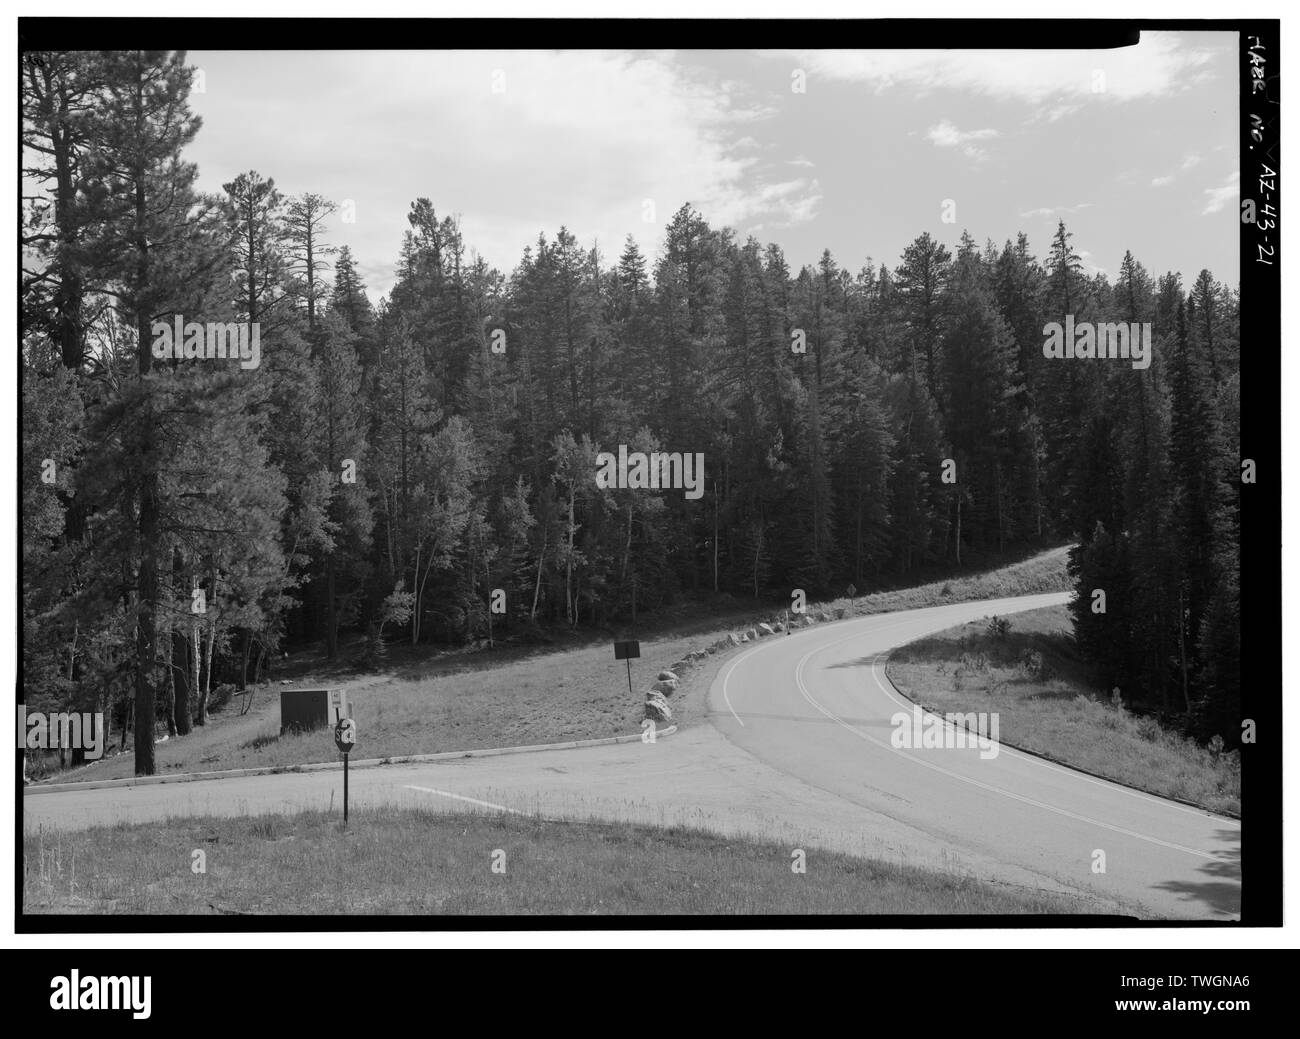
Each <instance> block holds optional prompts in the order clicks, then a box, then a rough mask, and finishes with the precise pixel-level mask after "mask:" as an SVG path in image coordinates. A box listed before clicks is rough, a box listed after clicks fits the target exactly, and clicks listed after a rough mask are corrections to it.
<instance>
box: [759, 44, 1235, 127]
mask: <svg viewBox="0 0 1300 1039" xmlns="http://www.w3.org/2000/svg"><path fill="white" fill-rule="evenodd" d="M766 53H767V54H768V55H770V56H772V57H776V58H782V59H787V60H791V61H794V62H795V63H796V64H798V65H799V66H800V67H802V68H804V69H807V70H808V75H809V79H810V80H811V79H812V78H813V77H815V76H818V75H822V76H827V77H830V78H833V79H837V80H845V81H849V82H857V83H863V84H866V85H868V86H871V87H873V88H874V89H875V90H876V91H877V92H880V91H884V90H888V89H890V88H892V87H905V88H907V89H908V90H911V91H913V92H916V93H928V92H931V91H935V90H944V89H947V90H958V91H963V92H966V93H975V94H982V95H985V96H988V97H994V98H999V99H1014V100H1020V101H1028V102H1031V103H1034V104H1046V103H1049V102H1054V103H1055V105H1054V107H1053V109H1051V110H1049V118H1060V117H1061V116H1062V115H1065V114H1068V110H1067V109H1064V108H1063V106H1062V102H1064V101H1069V100H1070V99H1078V100H1081V101H1086V100H1088V99H1092V100H1100V101H1131V100H1134V99H1137V98H1149V97H1158V96H1162V95H1166V94H1171V93H1174V92H1176V91H1178V90H1180V89H1182V88H1183V87H1184V86H1186V85H1187V83H1188V81H1189V80H1190V79H1192V78H1193V77H1195V76H1196V75H1198V74H1199V73H1200V72H1201V71H1202V70H1203V67H1204V66H1205V65H1206V64H1207V63H1208V62H1209V61H1210V59H1211V56H1212V55H1211V53H1210V51H1209V50H1207V49H1205V48H1202V47H1196V46H1188V41H1187V40H1186V39H1185V38H1183V37H1180V36H1179V34H1175V33H1162V32H1144V33H1143V34H1142V40H1141V42H1140V43H1138V44H1137V45H1136V46H1134V47H1121V48H1117V49H1114V50H1106V51H1086V50H1074V51H1070V50H1017V51H998V50H953V51H934V50H888V51H869V50H858V51H849V50H820V51H768V52H766ZM1096 71H1100V72H1103V73H1104V74H1105V78H1104V89H1102V90H1100V91H1095V90H1094V82H1095V80H1094V76H1093V73H1094V72H1096ZM1051 113H1055V114H1051Z"/></svg>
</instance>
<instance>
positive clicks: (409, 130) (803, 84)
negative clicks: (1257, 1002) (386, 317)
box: [186, 32, 1239, 301]
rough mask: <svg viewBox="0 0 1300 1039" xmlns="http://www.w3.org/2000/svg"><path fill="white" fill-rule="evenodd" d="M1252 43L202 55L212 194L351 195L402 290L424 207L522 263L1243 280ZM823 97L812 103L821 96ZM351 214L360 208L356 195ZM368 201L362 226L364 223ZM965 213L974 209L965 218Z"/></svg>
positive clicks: (1190, 37) (1188, 37) (196, 151)
mask: <svg viewBox="0 0 1300 1039" xmlns="http://www.w3.org/2000/svg"><path fill="white" fill-rule="evenodd" d="M1236 42H1237V38H1236V34H1235V33H1169V32H1162V33H1144V34H1143V36H1142V40H1141V42H1140V43H1139V44H1138V45H1136V46H1134V47H1129V48H1123V49H1118V50H1107V51H1001V52H999V51H946V52H941V51H922V50H915V51H905V50H904V51H888V50H884V51H862V50H855V51H845V50H841V51H836V50H817V51H764V52H746V51H738V50H737V51H700V50H678V51H672V52H662V51H653V52H650V51H641V52H636V51H586V50H579V51H564V52H544V51H506V52H497V53H493V52H490V51H414V50H412V51H382V52H377V51H292V52H235V51H221V52H214V51H206V52H205V51H192V52H190V54H189V58H188V60H189V61H190V63H191V64H193V65H195V66H197V67H198V68H199V69H200V70H201V71H202V74H203V75H202V78H201V92H198V91H196V92H195V93H194V94H192V95H191V107H192V109H193V111H194V112H195V113H196V114H198V115H200V116H201V117H202V118H203V128H202V130H201V131H200V132H199V135H198V137H197V138H196V139H195V141H194V143H193V144H192V145H191V146H190V147H189V149H188V150H187V153H186V154H187V157H188V158H189V159H190V160H192V161H194V162H197V163H198V165H199V171H200V176H199V186H200V187H201V188H202V189H203V190H206V191H212V192H216V191H220V190H221V185H222V184H223V183H224V182H226V181H228V180H230V179H231V178H232V177H234V176H235V175H236V174H238V173H240V172H243V171H246V170H249V169H256V170H257V171H259V172H260V173H262V174H263V175H264V176H268V177H272V178H274V179H275V182H276V186H277V187H278V188H279V189H280V190H281V191H282V192H284V193H285V194H286V195H295V194H300V193H303V192H307V191H313V192H316V193H318V194H321V195H324V196H325V197H327V198H329V199H332V200H333V201H335V202H336V203H339V204H340V206H341V207H343V208H341V209H340V212H339V213H338V214H336V215H335V216H333V217H331V218H330V223H329V224H328V226H327V231H328V239H329V241H330V242H331V243H332V244H334V245H336V246H337V245H347V246H349V247H350V248H351V250H352V253H353V255H354V256H355V257H356V259H357V262H358V266H359V269H360V272H361V274H362V276H363V278H364V280H365V282H366V284H367V288H368V290H369V293H370V295H371V298H372V299H373V300H376V301H377V300H378V298H379V297H380V296H381V295H384V294H387V293H388V292H389V291H390V290H391V288H392V283H393V277H394V268H395V266H396V262H397V256H398V252H399V249H400V246H401V240H402V234H403V232H404V231H405V230H406V229H407V227H408V224H407V221H406V214H407V211H408V210H409V207H410V204H411V202H412V201H414V200H415V199H416V198H419V197H421V196H423V197H427V198H428V199H430V200H431V202H432V203H433V206H434V209H435V211H436V212H437V213H438V215H439V217H441V216H444V215H454V216H458V217H459V218H460V221H461V230H462V233H463V235H464V239H465V242H466V245H467V247H468V248H469V249H470V250H471V251H473V252H478V253H479V254H481V255H482V256H483V257H484V258H485V259H486V260H487V261H488V262H489V263H490V264H492V265H493V266H496V267H497V268H499V269H500V270H502V271H503V272H505V273H509V271H511V270H512V269H513V268H514V267H515V266H516V265H517V263H518V262H519V259H520V256H521V255H522V253H523V250H524V247H525V246H527V245H529V244H530V243H533V242H535V241H536V240H537V236H538V234H539V233H545V234H546V236H547V237H548V238H551V237H553V236H554V234H555V232H556V231H557V230H558V229H559V228H560V227H561V226H562V225H563V226H566V227H567V228H568V229H569V230H570V231H571V232H573V233H574V234H575V235H576V236H577V238H578V240H579V241H580V242H582V243H583V244H585V245H588V246H589V245H592V244H596V245H598V246H599V248H600V250H601V252H602V254H603V255H604V256H605V258H606V259H607V261H608V262H613V261H615V260H617V257H618V254H619V253H620V252H621V251H622V248H623V243H624V240H625V238H626V236H627V235H628V234H631V235H633V236H634V237H635V238H636V240H637V242H638V243H639V244H640V246H641V248H642V250H643V251H644V252H645V253H646V254H647V255H648V256H650V257H652V258H653V257H654V256H655V255H657V253H658V251H659V249H660V247H661V245H662V242H663V233H664V227H665V226H666V225H667V223H668V221H669V219H670V218H671V217H672V214H673V213H674V212H675V211H676V210H677V209H678V208H679V207H680V206H681V205H682V204H683V203H686V202H690V203H691V204H692V205H693V206H695V208H696V209H698V210H699V211H700V212H701V213H702V214H703V215H704V217H705V219H707V220H708V221H709V223H710V224H712V225H713V226H715V227H720V226H729V227H732V228H734V229H735V231H736V232H737V234H738V238H739V240H740V241H744V239H745V238H746V237H747V236H749V235H753V236H754V237H756V238H757V239H759V240H760V241H761V242H764V243H766V242H771V241H774V242H776V243H778V244H779V245H781V247H782V248H783V249H784V250H785V254H786V259H787V261H788V263H789V264H790V266H791V268H792V269H796V270H797V269H798V268H799V267H800V266H802V265H804V264H811V263H815V262H816V261H817V260H818V258H819V257H820V256H821V253H822V251H823V250H824V249H830V250H831V253H832V254H833V255H834V257H835V259H836V260H837V262H838V263H839V264H840V265H841V266H843V267H847V268H848V269H849V270H851V271H854V272H856V271H857V270H859V269H860V268H861V267H862V266H863V265H864V264H865V263H866V262H868V260H869V259H870V260H871V262H873V263H874V264H876V265H877V266H878V265H880V264H885V265H887V266H889V267H891V268H892V267H894V266H895V265H896V264H897V262H898V258H899V256H900V254H901V253H902V251H903V249H904V248H905V247H906V246H907V244H908V243H909V242H911V241H912V240H913V239H915V238H916V237H917V236H918V235H920V234H921V233H922V232H925V231H929V232H930V234H931V235H933V236H935V237H937V238H938V239H939V240H941V241H943V242H945V243H947V244H949V245H950V246H955V245H956V243H957V241H958V239H959V238H960V236H961V234H962V232H963V230H966V231H969V232H970V234H971V235H972V236H973V237H974V238H975V239H976V241H977V242H979V243H981V244H983V242H984V241H985V239H987V238H991V239H993V241H994V242H995V243H996V244H998V245H999V246H1000V245H1001V244H1002V243H1003V242H1005V241H1006V240H1007V239H1009V238H1014V237H1015V235H1016V233H1017V232H1019V231H1024V232H1025V233H1026V234H1027V235H1028V236H1029V241H1030V246H1031V249H1032V251H1033V252H1034V253H1035V254H1036V255H1038V256H1040V257H1041V256H1043V255H1045V254H1046V252H1047V248H1048V245H1049V243H1050V239H1051V235H1052V233H1053V232H1054V231H1055V229H1056V222H1057V220H1058V219H1064V220H1065V222H1066V226H1067V229H1068V230H1070V231H1071V232H1073V234H1074V238H1073V243H1072V244H1073V245H1074V248H1075V251H1076V252H1078V253H1079V254H1080V256H1081V257H1082V259H1083V262H1084V265H1085V268H1086V269H1088V270H1091V271H1101V272H1103V273H1105V274H1107V275H1108V276H1110V277H1112V278H1113V277H1114V276H1115V273H1116V272H1117V271H1118V269H1119V264H1120V261H1121V259H1122V258H1123V255H1124V251H1125V250H1126V249H1131V250H1132V251H1133V254H1134V256H1135V257H1136V258H1137V259H1138V260H1139V261H1140V262H1141V263H1142V264H1143V265H1144V266H1145V267H1146V268H1147V269H1148V270H1149V271H1150V272H1151V273H1152V274H1153V275H1159V274H1162V273H1164V272H1165V271H1167V270H1175V271H1181V272H1182V274H1183V281H1184V285H1190V283H1191V281H1192V279H1194V278H1195V276H1196V274H1197V273H1198V272H1199V271H1200V270H1201V269H1202V268H1204V267H1208V268H1209V269H1210V270H1211V271H1212V272H1213V274H1214V275H1215V277H1216V278H1217V279H1218V280H1219V281H1222V282H1226V283H1227V284H1229V285H1233V286H1235V285H1236V282H1237V277H1238V253H1237V240H1238V229H1239V223H1238V216H1237V213H1238V208H1239V207H1238V198H1239V185H1238V174H1237V168H1238V156H1237V151H1236V141H1237V136H1236V134H1237V85H1236ZM799 88H802V89H799ZM347 203H350V206H348V205H346V204H347ZM344 209H348V210H350V211H351V213H352V214H354V220H353V221H351V222H345V221H344V219H343V214H344ZM945 213H947V214H949V215H951V216H954V217H955V220H954V221H953V222H945V220H944V215H945Z"/></svg>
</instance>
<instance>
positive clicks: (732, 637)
mask: <svg viewBox="0 0 1300 1039" xmlns="http://www.w3.org/2000/svg"><path fill="white" fill-rule="evenodd" d="M727 645H728V646H739V645H740V639H739V638H737V636H736V633H735V632H731V631H729V632H727Z"/></svg>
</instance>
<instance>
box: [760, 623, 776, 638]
mask: <svg viewBox="0 0 1300 1039" xmlns="http://www.w3.org/2000/svg"><path fill="white" fill-rule="evenodd" d="M758 634H759V637H760V638H762V637H764V636H767V635H775V634H776V632H775V631H774V630H773V629H772V625H770V624H760V625H759V626H758Z"/></svg>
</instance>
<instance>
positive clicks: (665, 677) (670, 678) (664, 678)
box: [658, 671, 677, 682]
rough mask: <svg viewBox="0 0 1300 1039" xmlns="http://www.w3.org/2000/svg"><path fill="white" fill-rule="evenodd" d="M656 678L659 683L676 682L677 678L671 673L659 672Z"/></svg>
mask: <svg viewBox="0 0 1300 1039" xmlns="http://www.w3.org/2000/svg"><path fill="white" fill-rule="evenodd" d="M658 678H659V681H661V682H676V681H677V676H676V675H675V674H673V673H672V672H671V671H660V672H659V675H658Z"/></svg>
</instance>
